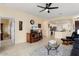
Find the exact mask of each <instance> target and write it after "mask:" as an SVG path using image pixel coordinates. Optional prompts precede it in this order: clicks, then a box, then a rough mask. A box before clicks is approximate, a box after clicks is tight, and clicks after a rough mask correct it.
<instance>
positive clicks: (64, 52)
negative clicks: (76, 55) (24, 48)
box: [30, 45, 73, 56]
mask: <svg viewBox="0 0 79 59" xmlns="http://www.w3.org/2000/svg"><path fill="white" fill-rule="evenodd" d="M72 47H73V46H72V45H67V46H66V45H60V46H59V48H58V49H57V51H58V52H57V51H56V50H50V53H49V55H48V54H47V49H46V48H45V46H41V47H39V48H36V49H35V50H34V51H33V52H32V53H30V56H70V54H71V50H72Z"/></svg>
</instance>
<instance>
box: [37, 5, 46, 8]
mask: <svg viewBox="0 0 79 59" xmlns="http://www.w3.org/2000/svg"><path fill="white" fill-rule="evenodd" d="M37 7H40V8H45V7H43V6H39V5H37Z"/></svg>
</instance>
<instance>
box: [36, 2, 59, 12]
mask: <svg viewBox="0 0 79 59" xmlns="http://www.w3.org/2000/svg"><path fill="white" fill-rule="evenodd" d="M51 5H52V3H46V6H45V7H43V6H40V5H37V7H40V8H43V10H41V11H40V12H43V11H47V12H48V13H50V9H58V8H59V7H51Z"/></svg>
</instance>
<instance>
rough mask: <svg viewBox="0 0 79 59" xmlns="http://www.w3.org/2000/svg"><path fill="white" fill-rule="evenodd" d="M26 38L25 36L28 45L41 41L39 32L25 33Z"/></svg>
mask: <svg viewBox="0 0 79 59" xmlns="http://www.w3.org/2000/svg"><path fill="white" fill-rule="evenodd" d="M26 36H27V39H26V41H27V42H29V43H33V42H37V41H39V40H41V39H42V31H41V32H40V33H39V32H31V33H27V34H26Z"/></svg>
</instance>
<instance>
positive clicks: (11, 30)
mask: <svg viewBox="0 0 79 59" xmlns="http://www.w3.org/2000/svg"><path fill="white" fill-rule="evenodd" d="M14 34H15V22H14V19H12V18H9V17H1V18H0V37H1V38H0V47H8V46H12V45H14V44H15V36H14Z"/></svg>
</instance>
